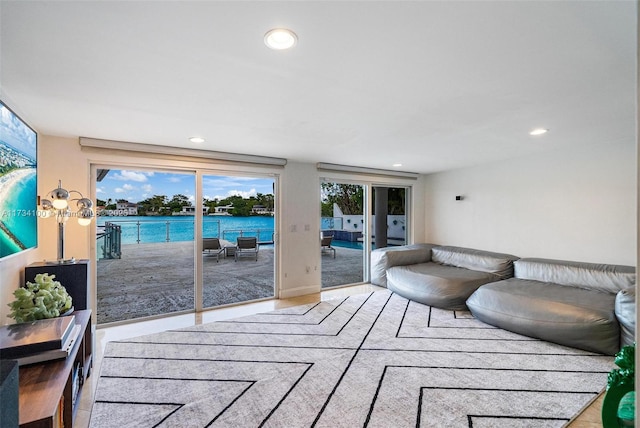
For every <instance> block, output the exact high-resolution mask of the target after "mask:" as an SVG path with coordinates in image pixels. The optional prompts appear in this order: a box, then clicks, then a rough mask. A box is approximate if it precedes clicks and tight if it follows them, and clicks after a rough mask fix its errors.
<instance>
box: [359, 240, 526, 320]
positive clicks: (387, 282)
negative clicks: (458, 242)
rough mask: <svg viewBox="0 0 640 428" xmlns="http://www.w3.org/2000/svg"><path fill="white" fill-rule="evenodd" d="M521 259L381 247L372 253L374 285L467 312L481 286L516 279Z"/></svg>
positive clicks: (435, 247) (473, 252)
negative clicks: (469, 301) (515, 265)
mask: <svg viewBox="0 0 640 428" xmlns="http://www.w3.org/2000/svg"><path fill="white" fill-rule="evenodd" d="M517 259H518V257H516V256H512V255H510V254H501V253H493V252H490V251H482V250H475V249H472V248H463V247H452V246H439V245H432V244H417V245H409V246H402V247H389V248H381V249H379V250H375V251H373V252H372V253H371V283H372V284H375V285H380V286H383V287H387V288H388V289H389V290H391V291H393V292H395V293H397V294H399V295H401V296H403V297H406V298H408V299H410V300H414V301H416V302H420V303H423V304H425V305H429V306H435V307H438V308H443V309H453V310H463V309H466V303H465V302H466V300H467V298H468V297H469V296H470V295H471V294H472V293H473V292H474V291H475V290H476V289H477V288H478V287H480V286H481V285H483V284H487V283H489V282H495V281H500V280H502V279H506V278H510V277H512V276H513V261H514V260H517Z"/></svg>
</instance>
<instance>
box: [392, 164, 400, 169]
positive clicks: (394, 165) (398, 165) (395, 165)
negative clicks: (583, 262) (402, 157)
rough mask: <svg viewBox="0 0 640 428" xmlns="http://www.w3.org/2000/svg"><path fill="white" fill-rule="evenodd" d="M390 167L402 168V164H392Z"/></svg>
mask: <svg viewBox="0 0 640 428" xmlns="http://www.w3.org/2000/svg"><path fill="white" fill-rule="evenodd" d="M391 166H393V167H394V168H400V167H401V166H402V164H401V163H394V164H393V165H391Z"/></svg>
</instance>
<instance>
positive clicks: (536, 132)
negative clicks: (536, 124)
mask: <svg viewBox="0 0 640 428" xmlns="http://www.w3.org/2000/svg"><path fill="white" fill-rule="evenodd" d="M547 132H549V130H548V129H544V128H536V129H534V130H533V131H531V132H529V135H542V134H546V133H547Z"/></svg>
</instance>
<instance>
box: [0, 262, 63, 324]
mask: <svg viewBox="0 0 640 428" xmlns="http://www.w3.org/2000/svg"><path fill="white" fill-rule="evenodd" d="M55 277H56V276H55V275H49V274H48V273H41V274H38V275H36V277H35V280H34V281H35V282H27V285H26V286H25V287H20V288H18V289H17V290H16V291H14V292H13V296H14V297H15V298H16V300H14V301H13V302H11V303H9V307H10V308H11V312H10V313H9V315H8V316H9V317H10V318H13V319H15V320H16V322H18V323H21V322H28V321H36V320H41V319H45V318H55V317H59V316H60V314H63V313H65V312H67V311H68V310H69V309H71V305H72V300H71V296H69V293H67V290H66V289H65V288H64V287H63V286H62V284H60V282H58V281H54V278H55Z"/></svg>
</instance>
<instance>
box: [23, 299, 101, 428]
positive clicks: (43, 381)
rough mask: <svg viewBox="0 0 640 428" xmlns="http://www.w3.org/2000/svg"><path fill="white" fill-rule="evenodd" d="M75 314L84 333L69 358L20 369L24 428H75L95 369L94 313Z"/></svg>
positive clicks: (77, 322) (77, 312)
mask: <svg viewBox="0 0 640 428" xmlns="http://www.w3.org/2000/svg"><path fill="white" fill-rule="evenodd" d="M73 314H74V315H75V316H76V318H75V322H76V324H80V326H81V333H80V336H79V337H78V341H76V343H75V345H74V346H73V349H72V350H71V353H70V354H69V356H68V357H67V358H65V359H64V360H56V361H49V362H44V363H38V364H32V365H28V366H22V367H20V369H19V384H20V386H19V388H20V396H19V399H18V400H19V408H20V414H19V417H20V428H56V427H65V428H71V427H73V420H74V416H75V414H76V411H77V404H78V401H79V397H80V391H81V390H82V385H83V384H84V382H85V381H86V379H87V377H89V375H90V373H91V367H92V365H93V359H92V353H93V331H92V328H91V310H83V311H75V312H74V313H73ZM74 389H75V392H74ZM73 398H75V400H74V399H73Z"/></svg>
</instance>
